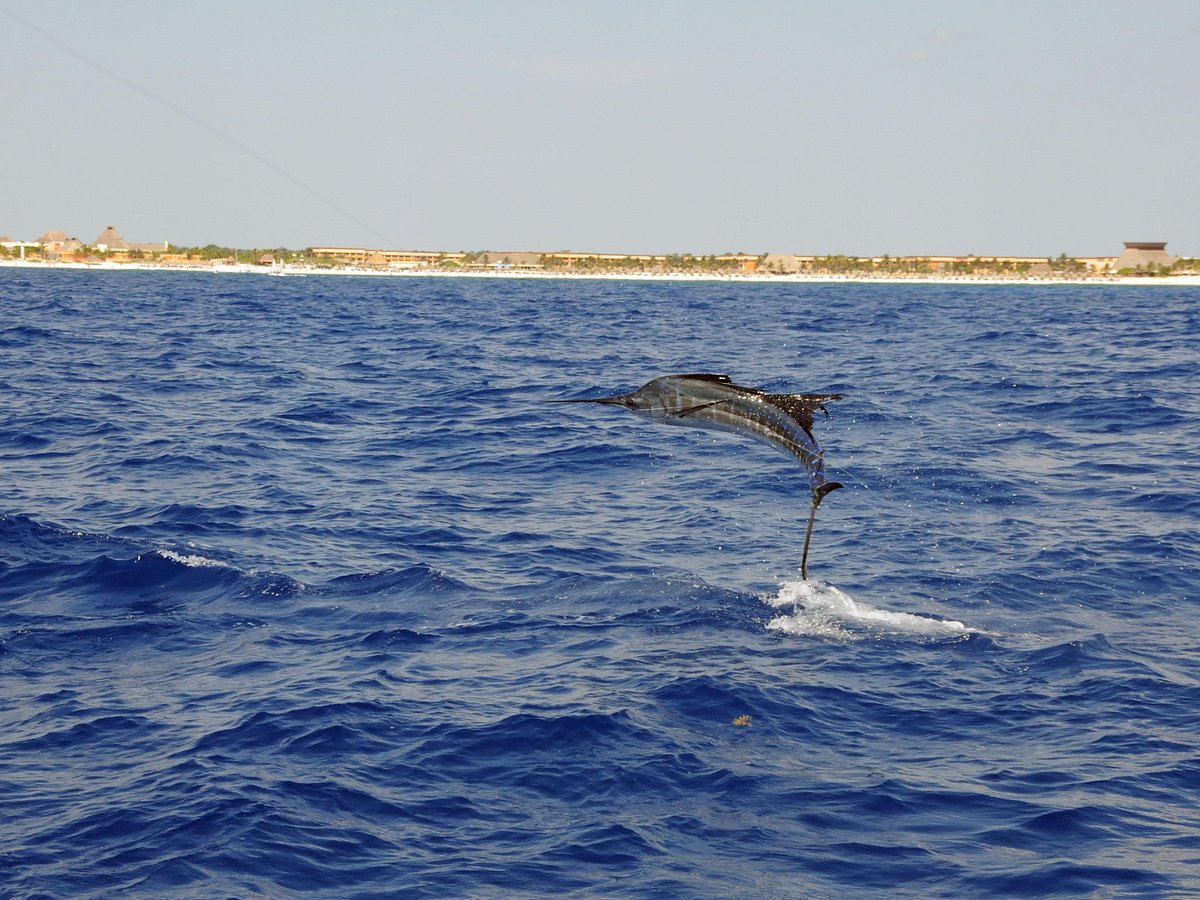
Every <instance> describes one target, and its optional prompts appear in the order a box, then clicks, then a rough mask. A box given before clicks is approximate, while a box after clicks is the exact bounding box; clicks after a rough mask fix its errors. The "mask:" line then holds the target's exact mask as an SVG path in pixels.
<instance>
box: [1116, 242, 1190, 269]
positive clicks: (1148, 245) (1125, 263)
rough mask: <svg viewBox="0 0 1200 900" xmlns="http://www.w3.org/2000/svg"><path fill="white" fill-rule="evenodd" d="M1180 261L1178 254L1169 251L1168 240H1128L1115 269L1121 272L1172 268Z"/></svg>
mask: <svg viewBox="0 0 1200 900" xmlns="http://www.w3.org/2000/svg"><path fill="white" fill-rule="evenodd" d="M1178 261H1179V257H1178V256H1172V255H1171V254H1170V253H1168V252H1167V244H1166V241H1126V242H1125V250H1124V252H1123V253H1122V254H1121V255H1120V256H1118V257H1117V258H1116V260H1115V261H1114V262H1113V269H1114V270H1116V271H1118V272H1120V271H1121V270H1122V269H1133V270H1135V271H1136V270H1138V269H1142V270H1143V271H1145V270H1147V269H1158V268H1170V267H1171V266H1173V265H1174V264H1175V263H1176V262H1178Z"/></svg>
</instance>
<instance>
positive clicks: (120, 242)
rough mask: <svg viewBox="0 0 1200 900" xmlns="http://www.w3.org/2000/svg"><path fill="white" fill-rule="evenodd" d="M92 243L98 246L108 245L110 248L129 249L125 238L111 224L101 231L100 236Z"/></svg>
mask: <svg viewBox="0 0 1200 900" xmlns="http://www.w3.org/2000/svg"><path fill="white" fill-rule="evenodd" d="M92 243H93V244H94V245H95V246H97V247H100V246H104V247H107V248H108V249H109V250H128V249H129V244H128V243H127V242H126V240H125V238H123V237H121V235H120V233H119V232H118V231H117V229H115V228H113V226H111V225H109V226H107V227H106V228H105V229H104V230H103V231H102V232H100V237H98V238H96V239H95V240H94V241H92Z"/></svg>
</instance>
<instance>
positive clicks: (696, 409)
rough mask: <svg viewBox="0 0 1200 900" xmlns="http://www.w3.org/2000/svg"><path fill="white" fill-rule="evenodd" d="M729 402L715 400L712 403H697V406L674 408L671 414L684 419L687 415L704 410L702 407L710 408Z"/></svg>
mask: <svg viewBox="0 0 1200 900" xmlns="http://www.w3.org/2000/svg"><path fill="white" fill-rule="evenodd" d="M727 402H728V401H727V400H714V401H712V402H711V403H697V404H696V405H695V406H685V407H683V408H682V409H676V410H672V411H671V415H673V416H674V417H675V418H677V419H683V418H686V417H687V416H690V415H694V414H695V413H698V412H700V410H702V409H709V408H710V407H713V406H720V405H721V404H722V403H727Z"/></svg>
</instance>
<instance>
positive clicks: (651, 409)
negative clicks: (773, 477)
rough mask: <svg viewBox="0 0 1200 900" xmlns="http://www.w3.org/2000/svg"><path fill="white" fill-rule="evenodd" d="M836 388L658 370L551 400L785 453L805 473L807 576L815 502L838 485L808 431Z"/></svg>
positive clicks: (804, 568)
mask: <svg viewBox="0 0 1200 900" xmlns="http://www.w3.org/2000/svg"><path fill="white" fill-rule="evenodd" d="M840 399H842V395H841V394H771V393H768V392H767V391H762V390H759V389H758V388H749V387H743V386H741V385H738V384H734V383H733V380H732V379H731V378H730V377H729V376H728V375H717V374H713V373H710V372H701V373H697V374H693V375H664V376H662V377H660V378H655V379H654V380H653V381H649V382H647V383H646V384H644V385H642V386H641V387H640V388H638V389H637V390H636V391H630V392H629V393H628V394H615V395H613V396H609V397H588V398H584V399H580V400H555V401H551V402H554V403H603V404H608V405H611V406H623V407H625V408H626V409H628V410H630V411H632V412H635V413H637V414H638V415H640V416H644V417H646V418H648V419H651V420H653V421H655V422H658V423H660V424H663V425H678V426H681V427H684V428H706V429H711V430H715V431H727V432H731V433H733V434H741V435H745V436H747V437H752V438H756V439H757V440H761V441H764V442H766V443H768V444H771V445H772V446H774V447H777V448H778V449H780V450H783V451H785V452H786V453H790V454H791V455H792V456H794V457H796V458H797V459H798V460H800V462H801V463H802V464H803V465H804V469H805V471H806V472H807V473H808V483H809V491H810V495H811V498H812V504H811V506H810V508H809V514H808V527H807V529H806V530H805V533H804V555H803V557H802V559H801V563H800V575H801V577H802V578H804V579H805V580H808V545H809V542H810V541H811V539H812V529H813V520H814V519H815V518H816V514H817V507H818V506H820V505H821V501H822V500H823V499H825V495H826V494H828V493H829V492H830V491H835V490H837V489H838V488H840V487H841V486H842V485H841V484H839V483H838V482H836V481H830V480H829V479H827V478H826V477H825V456H824V452H823V451H822V450H821V448H820V446H819V445H818V444H817V441H816V439H815V438H814V437H813V433H812V429H813V416H814V414H815V413H816V412H818V411H820V412H822V413H824V414H825V415H826V416H828V415H829V410H828V409H826V408H825V404H826V403H829V402H831V401H833V400H840Z"/></svg>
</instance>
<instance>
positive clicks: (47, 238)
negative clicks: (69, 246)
mask: <svg viewBox="0 0 1200 900" xmlns="http://www.w3.org/2000/svg"><path fill="white" fill-rule="evenodd" d="M66 239H67V233H66V232H65V231H47V232H46V233H45V234H43V235H42V236H41V237H40V238H38V239H37V240H36V241H34V243H35V244H57V243H61V242H62V241H65V240H66Z"/></svg>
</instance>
